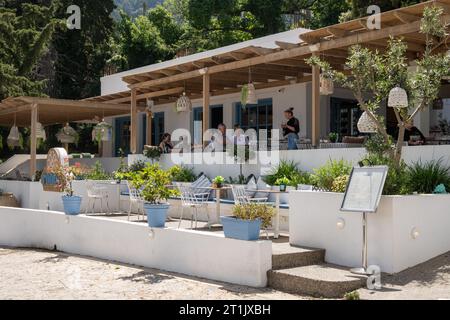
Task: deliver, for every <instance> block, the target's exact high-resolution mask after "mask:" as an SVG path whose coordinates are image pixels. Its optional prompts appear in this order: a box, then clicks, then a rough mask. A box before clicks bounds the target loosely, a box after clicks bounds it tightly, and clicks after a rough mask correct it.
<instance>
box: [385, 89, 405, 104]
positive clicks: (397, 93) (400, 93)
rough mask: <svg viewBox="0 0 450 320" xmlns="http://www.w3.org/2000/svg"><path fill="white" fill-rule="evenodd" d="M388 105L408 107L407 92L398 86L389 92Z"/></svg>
mask: <svg viewBox="0 0 450 320" xmlns="http://www.w3.org/2000/svg"><path fill="white" fill-rule="evenodd" d="M388 107H391V108H408V94H407V93H406V90H405V89H403V88H400V87H399V86H397V87H395V88H394V89H392V90H391V92H389V98H388Z"/></svg>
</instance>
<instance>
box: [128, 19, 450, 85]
mask: <svg viewBox="0 0 450 320" xmlns="http://www.w3.org/2000/svg"><path fill="white" fill-rule="evenodd" d="M442 20H443V22H445V23H449V22H450V15H445V16H443V17H442ZM420 24H421V21H415V22H412V23H408V24H402V25H397V26H392V27H387V28H383V29H381V30H369V31H365V32H360V33H358V34H351V35H348V36H345V37H342V38H337V39H333V40H327V41H322V42H320V43H317V44H314V45H305V46H300V47H298V48H293V49H289V50H284V51H276V52H273V53H269V54H267V55H262V56H257V57H253V58H249V59H245V60H240V61H234V62H230V63H226V64H223V65H217V66H212V67H209V68H202V69H199V70H194V71H190V72H186V73H183V74H179V75H175V76H170V77H166V78H162V79H157V80H152V81H146V82H142V83H137V84H131V85H129V87H130V88H144V87H152V86H158V85H162V84H167V83H172V82H176V81H183V80H187V79H191V78H195V77H199V76H203V75H204V74H205V73H209V74H215V73H220V72H225V71H230V70H234V69H240V68H245V67H249V66H252V65H259V64H269V63H273V62H277V61H280V60H285V59H290V58H295V57H300V56H306V55H309V54H311V53H315V52H317V53H318V52H323V51H327V50H332V49H339V48H342V47H349V46H352V45H354V44H356V43H361V44H364V43H367V42H370V41H376V40H381V39H387V38H389V36H393V37H396V36H400V35H404V34H409V33H414V32H419V31H420Z"/></svg>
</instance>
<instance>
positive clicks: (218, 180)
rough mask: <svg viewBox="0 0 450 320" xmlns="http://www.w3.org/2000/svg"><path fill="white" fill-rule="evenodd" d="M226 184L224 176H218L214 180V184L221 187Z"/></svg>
mask: <svg viewBox="0 0 450 320" xmlns="http://www.w3.org/2000/svg"><path fill="white" fill-rule="evenodd" d="M224 182H225V178H224V177H222V176H217V177H215V178H214V180H213V183H215V184H217V185H221V184H223V183H224Z"/></svg>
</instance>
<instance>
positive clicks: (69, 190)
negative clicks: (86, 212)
mask: <svg viewBox="0 0 450 320" xmlns="http://www.w3.org/2000/svg"><path fill="white" fill-rule="evenodd" d="M55 174H56V177H57V179H58V184H59V186H60V188H61V190H63V192H64V193H65V194H64V195H63V196H62V197H61V198H62V201H63V205H64V213H65V214H67V215H71V216H76V215H79V214H80V208H81V200H82V198H81V197H80V196H76V195H74V191H73V187H72V182H73V180H74V179H75V175H74V174H73V172H72V170H71V169H70V167H61V166H60V167H58V168H57V169H56V172H55Z"/></svg>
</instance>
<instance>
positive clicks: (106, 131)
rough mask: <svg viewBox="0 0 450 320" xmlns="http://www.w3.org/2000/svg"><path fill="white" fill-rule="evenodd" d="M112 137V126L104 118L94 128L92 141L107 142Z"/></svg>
mask: <svg viewBox="0 0 450 320" xmlns="http://www.w3.org/2000/svg"><path fill="white" fill-rule="evenodd" d="M111 138H112V126H111V125H110V124H109V123H107V122H106V121H105V120H104V119H102V121H101V122H99V123H98V124H97V125H96V126H95V127H94V129H92V141H97V142H99V143H100V142H107V141H110V140H111Z"/></svg>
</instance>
